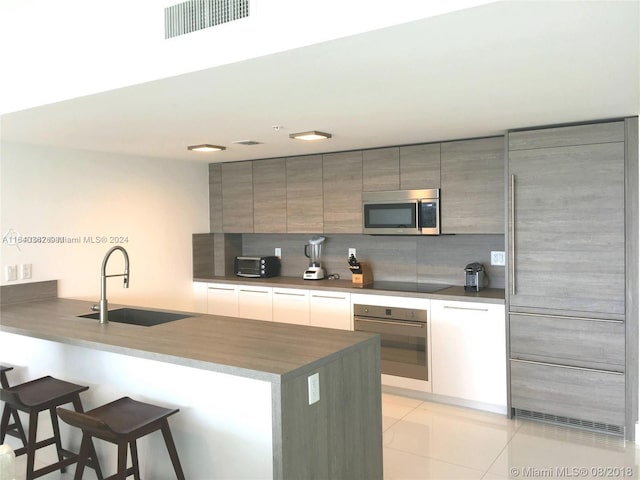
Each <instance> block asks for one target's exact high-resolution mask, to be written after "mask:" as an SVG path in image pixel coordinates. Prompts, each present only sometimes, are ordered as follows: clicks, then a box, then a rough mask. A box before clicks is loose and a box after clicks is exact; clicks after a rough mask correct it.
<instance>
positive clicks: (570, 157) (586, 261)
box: [509, 122, 625, 319]
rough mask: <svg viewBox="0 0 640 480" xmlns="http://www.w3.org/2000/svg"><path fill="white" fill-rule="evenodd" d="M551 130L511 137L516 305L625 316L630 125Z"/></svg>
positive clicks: (511, 250)
mask: <svg viewBox="0 0 640 480" xmlns="http://www.w3.org/2000/svg"><path fill="white" fill-rule="evenodd" d="M551 130H552V131H551V132H549V131H546V130H545V129H543V130H536V131H534V132H513V133H510V134H509V145H510V147H509V148H510V151H509V175H510V189H511V194H510V202H509V203H510V205H509V208H510V213H509V216H510V218H511V224H510V226H509V228H510V230H509V233H510V235H509V257H510V259H511V262H512V265H511V267H510V269H511V272H510V273H511V275H510V279H509V289H510V291H511V295H510V299H509V303H510V306H511V309H512V310H514V311H531V309H533V310H534V311H533V312H531V313H536V312H541V313H545V312H547V313H548V312H549V311H550V310H551V311H553V312H555V313H561V314H567V315H574V316H588V317H596V318H613V319H623V318H624V313H625V219H624V212H625V200H624V123H623V122H613V123H605V124H601V125H599V126H597V127H596V126H593V125H587V126H575V127H564V128H554V129H551ZM538 137H541V138H538ZM545 139H548V140H546V141H545ZM601 142H605V143H601ZM530 147H534V148H530ZM514 148H517V150H513V149H514Z"/></svg>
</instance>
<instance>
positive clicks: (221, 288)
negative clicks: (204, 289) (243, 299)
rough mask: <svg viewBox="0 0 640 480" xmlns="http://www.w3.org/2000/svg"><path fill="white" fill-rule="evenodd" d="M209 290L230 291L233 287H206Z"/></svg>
mask: <svg viewBox="0 0 640 480" xmlns="http://www.w3.org/2000/svg"><path fill="white" fill-rule="evenodd" d="M208 288H209V290H223V291H225V292H232V291H233V290H235V288H224V287H208Z"/></svg>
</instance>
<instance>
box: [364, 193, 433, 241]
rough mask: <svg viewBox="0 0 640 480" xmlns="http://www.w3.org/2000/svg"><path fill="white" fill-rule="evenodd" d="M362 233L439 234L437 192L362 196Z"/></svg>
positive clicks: (368, 194)
mask: <svg viewBox="0 0 640 480" xmlns="http://www.w3.org/2000/svg"><path fill="white" fill-rule="evenodd" d="M362 220H363V226H362V232H363V233H366V234H372V235H439V234H440V189H438V188H434V189H428V190H390V191H383V192H364V193H363V194H362Z"/></svg>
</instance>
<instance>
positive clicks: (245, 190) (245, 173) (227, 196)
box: [222, 162, 253, 233]
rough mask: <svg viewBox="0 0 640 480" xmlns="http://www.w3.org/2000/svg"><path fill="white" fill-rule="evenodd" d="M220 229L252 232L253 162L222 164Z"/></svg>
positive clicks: (228, 231) (233, 231)
mask: <svg viewBox="0 0 640 480" xmlns="http://www.w3.org/2000/svg"><path fill="white" fill-rule="evenodd" d="M222 231H223V232H225V233H252V232H253V162H230V163H223V164H222Z"/></svg>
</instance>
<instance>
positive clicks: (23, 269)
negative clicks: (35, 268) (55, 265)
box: [20, 263, 31, 280]
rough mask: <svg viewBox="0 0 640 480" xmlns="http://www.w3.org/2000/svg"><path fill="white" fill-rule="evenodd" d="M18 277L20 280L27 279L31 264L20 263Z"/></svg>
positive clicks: (29, 276)
mask: <svg viewBox="0 0 640 480" xmlns="http://www.w3.org/2000/svg"><path fill="white" fill-rule="evenodd" d="M20 278H21V279H22V280H29V279H30V278H31V264H30V263H23V264H22V265H20Z"/></svg>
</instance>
